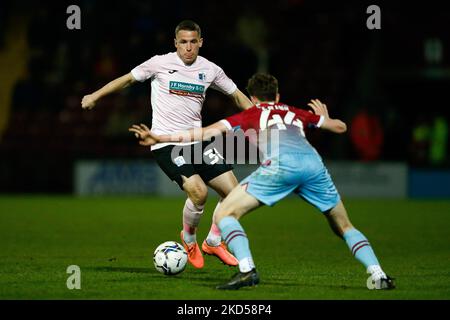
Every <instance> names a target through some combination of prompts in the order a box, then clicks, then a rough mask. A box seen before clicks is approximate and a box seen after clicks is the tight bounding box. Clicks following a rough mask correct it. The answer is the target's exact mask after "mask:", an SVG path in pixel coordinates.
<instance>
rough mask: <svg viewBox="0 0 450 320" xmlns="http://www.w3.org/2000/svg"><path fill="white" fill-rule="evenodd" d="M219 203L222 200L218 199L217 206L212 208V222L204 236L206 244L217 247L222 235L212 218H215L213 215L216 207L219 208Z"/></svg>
mask: <svg viewBox="0 0 450 320" xmlns="http://www.w3.org/2000/svg"><path fill="white" fill-rule="evenodd" d="M221 203H222V200H220V201H219V202H218V203H217V206H216V208H215V209H214V213H213V224H212V225H211V229H210V230H209V233H208V236H207V237H206V242H207V243H208V245H210V246H212V247H217V246H218V245H220V242H221V241H222V236H221V234H220V229H219V227H218V226H217V225H216V224H215V223H214V219H215V215H216V212H217V209H218V208H219V206H220V204H221Z"/></svg>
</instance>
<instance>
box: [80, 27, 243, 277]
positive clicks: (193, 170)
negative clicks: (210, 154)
mask: <svg viewBox="0 0 450 320" xmlns="http://www.w3.org/2000/svg"><path fill="white" fill-rule="evenodd" d="M202 45H203V38H202V37H201V30H200V27H199V26H198V24H196V23H195V22H193V21H190V20H184V21H182V22H180V23H179V24H178V26H177V27H176V29H175V47H176V52H171V53H168V54H165V55H156V56H153V57H152V58H150V59H149V60H147V61H145V62H144V63H142V64H141V65H139V66H137V67H135V68H134V69H133V70H131V72H130V73H127V74H126V75H124V76H121V77H119V78H117V79H115V80H113V81H111V82H109V83H108V84H106V85H105V86H104V87H102V88H100V89H99V90H97V91H95V92H93V93H92V94H89V95H86V96H84V97H83V99H82V102H81V105H82V108H83V109H92V108H94V106H95V105H96V103H97V101H98V100H99V99H101V98H102V97H104V96H106V95H108V94H110V93H113V92H116V91H118V90H121V89H124V88H126V87H128V86H129V85H131V84H133V83H135V82H136V81H139V82H143V81H145V80H148V79H150V80H151V105H152V112H153V118H152V119H153V120H152V129H151V130H152V132H154V133H155V134H171V133H175V132H178V131H182V130H188V129H192V128H201V127H202V119H201V109H202V106H203V102H204V100H205V94H206V90H207V89H208V88H209V87H211V88H213V89H216V90H219V91H221V92H223V93H224V94H226V95H229V96H230V97H231V98H232V100H233V101H234V103H235V104H236V105H237V106H238V107H240V108H241V109H244V110H245V109H248V108H250V107H251V106H252V102H251V101H250V100H249V99H248V98H247V96H245V95H244V94H243V93H242V92H241V91H240V90H239V89H238V88H237V87H236V85H235V84H234V82H233V81H232V80H231V79H230V78H228V77H227V76H226V74H225V73H224V71H223V70H222V69H221V68H220V67H219V66H217V65H216V64H214V63H212V62H210V61H208V60H207V59H205V58H203V57H201V56H199V55H198V54H199V49H200V48H201V46H202ZM176 145H179V143H178V144H177V143H164V144H156V145H154V146H152V148H151V150H152V153H153V155H154V157H155V159H156V161H157V163H158V164H159V166H160V167H161V169H162V170H163V171H164V172H165V173H166V174H167V175H168V176H169V178H171V179H172V180H173V181H175V182H176V183H177V184H178V185H179V186H180V188H181V189H182V190H184V191H185V192H186V194H187V196H188V198H187V200H186V202H185V205H184V208H183V230H182V231H181V240H182V242H183V245H184V247H185V248H186V250H187V251H188V256H189V262H190V263H191V264H192V265H193V266H194V267H196V268H202V267H203V265H204V260H203V255H202V252H201V251H200V248H199V246H198V244H197V239H196V231H197V226H198V224H199V222H200V218H201V216H202V214H203V208H204V205H205V202H206V199H207V195H208V188H207V186H210V187H211V188H212V189H214V190H215V191H216V192H217V193H218V194H219V196H220V197H221V199H223V198H225V197H226V196H227V195H228V193H230V192H231V190H232V189H233V188H234V187H235V186H237V185H238V181H237V179H236V177H235V176H234V174H233V172H232V167H231V166H230V165H228V164H225V163H213V164H208V163H206V162H205V161H204V160H202V163H200V164H198V163H193V162H192V161H191V160H192V159H190V158H188V157H187V156H185V154H186V148H190V150H187V154H189V152H191V153H194V152H195V151H197V152H198V148H196V145H195V142H194V143H190V144H189V143H188V144H187V146H184V147H183V155H179V156H177V157H174V156H173V153H174V152H172V151H173V149H174V148H175V147H176ZM178 148H180V147H178ZM204 149H206V148H203V147H202V149H200V150H201V151H202V152H205V150H204ZM215 151H216V150H215ZM216 156H218V157H221V155H220V154H216ZM201 158H203V157H201ZM219 204H220V201H219ZM219 204H218V205H217V207H216V210H215V211H214V212H216V211H217V208H218V206H219ZM213 222H214V214H213ZM202 249H203V251H204V252H205V253H207V254H211V255H215V256H217V257H218V258H219V259H220V260H222V262H224V263H225V264H227V265H233V266H236V265H238V261H237V259H236V258H235V257H234V256H233V255H232V254H231V253H230V252H229V251H228V250H227V248H226V246H225V244H224V242H223V241H222V239H221V235H220V230H219V228H218V227H217V226H216V225H215V224H214V223H212V225H211V229H210V232H209V234H208V236H207V238H206V239H205V241H203V244H202Z"/></svg>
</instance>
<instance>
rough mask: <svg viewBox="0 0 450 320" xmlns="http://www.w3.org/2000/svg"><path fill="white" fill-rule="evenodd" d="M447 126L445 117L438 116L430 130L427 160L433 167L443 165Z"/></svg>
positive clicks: (445, 152)
mask: <svg viewBox="0 0 450 320" xmlns="http://www.w3.org/2000/svg"><path fill="white" fill-rule="evenodd" d="M447 140H448V124H447V120H446V119H445V117H443V116H441V115H438V116H436V117H435V118H434V119H433V123H432V124H431V128H430V140H429V141H430V151H429V160H430V164H431V165H433V166H440V165H443V164H444V163H445V161H446V157H447Z"/></svg>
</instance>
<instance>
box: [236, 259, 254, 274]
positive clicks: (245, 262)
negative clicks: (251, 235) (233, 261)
mask: <svg viewBox="0 0 450 320" xmlns="http://www.w3.org/2000/svg"><path fill="white" fill-rule="evenodd" d="M254 268H255V263H254V262H253V259H252V258H251V257H248V258H244V259H242V260H241V261H239V271H240V272H242V273H247V272H250V271H252V269H254Z"/></svg>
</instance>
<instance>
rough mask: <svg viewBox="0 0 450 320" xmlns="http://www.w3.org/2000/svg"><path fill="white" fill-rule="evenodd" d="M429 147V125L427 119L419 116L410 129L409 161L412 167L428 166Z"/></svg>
mask: <svg viewBox="0 0 450 320" xmlns="http://www.w3.org/2000/svg"><path fill="white" fill-rule="evenodd" d="M429 147H430V124H429V121H428V119H426V118H425V117H424V116H422V115H420V116H419V117H418V118H417V120H416V123H415V125H414V126H413V129H412V137H411V145H410V161H411V164H412V165H414V166H424V165H427V164H428V150H429Z"/></svg>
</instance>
